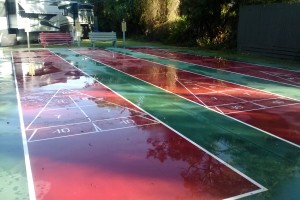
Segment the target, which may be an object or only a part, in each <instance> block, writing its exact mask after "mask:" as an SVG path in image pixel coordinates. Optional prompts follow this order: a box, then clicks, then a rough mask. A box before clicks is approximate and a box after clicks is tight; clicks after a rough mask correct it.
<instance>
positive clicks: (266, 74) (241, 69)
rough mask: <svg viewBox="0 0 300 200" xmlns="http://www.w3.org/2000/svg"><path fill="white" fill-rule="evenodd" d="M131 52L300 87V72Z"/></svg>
mask: <svg viewBox="0 0 300 200" xmlns="http://www.w3.org/2000/svg"><path fill="white" fill-rule="evenodd" d="M131 50H134V51H138V52H141V53H146V54H150V55H155V56H159V57H163V58H168V59H174V60H178V61H183V62H187V63H191V64H196V65H201V66H204V67H211V68H216V69H219V70H224V71H230V72H235V73H240V74H245V75H249V76H253V77H259V78H263V79H267V80H271V81H275V82H279V83H285V84H288V85H293V86H297V87H299V86H300V72H299V71H293V70H287V69H281V68H274V67H268V66H261V65H254V64H249V63H241V62H236V61H229V60H223V59H217V58H212V57H203V56H198V55H191V54H187V53H181V52H175V51H168V50H163V49H157V48H131Z"/></svg>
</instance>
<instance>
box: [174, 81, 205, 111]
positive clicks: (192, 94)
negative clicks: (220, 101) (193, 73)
mask: <svg viewBox="0 0 300 200" xmlns="http://www.w3.org/2000/svg"><path fill="white" fill-rule="evenodd" d="M176 81H177V82H178V83H179V84H180V85H182V86H183V87H184V88H185V89H186V90H187V91H188V92H189V93H190V94H192V95H193V96H194V97H195V98H196V99H197V100H198V101H199V102H200V103H202V104H203V105H204V107H208V106H207V105H206V104H205V103H204V102H203V101H202V100H201V99H199V98H198V97H197V96H196V95H195V94H194V93H193V92H192V91H190V90H189V89H188V88H187V87H186V86H185V85H184V84H183V83H181V82H180V81H179V80H178V79H176Z"/></svg>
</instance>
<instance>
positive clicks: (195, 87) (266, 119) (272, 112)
mask: <svg viewBox="0 0 300 200" xmlns="http://www.w3.org/2000/svg"><path fill="white" fill-rule="evenodd" d="M75 52H77V53H80V54H82V55H85V56H88V57H90V58H92V59H94V60H96V61H99V62H101V63H104V64H106V65H108V66H110V67H113V68H114V69H117V70H119V71H122V72H124V73H126V74H129V75H131V76H133V77H136V78H138V79H140V80H143V81H146V82H148V83H151V84H153V85H155V86H157V87H160V88H162V89H164V90H166V91H169V92H172V93H174V94H177V95H179V96H181V97H184V98H186V99H189V100H191V101H193V102H195V103H197V104H199V105H201V106H204V107H206V108H208V109H212V110H214V111H215V112H218V113H220V114H224V115H227V116H229V117H232V118H234V119H236V120H239V121H240V122H243V123H246V124H249V125H251V126H253V127H256V128H258V129H260V130H262V131H264V132H265V133H267V134H271V135H273V136H274V137H278V138H280V139H282V140H284V141H286V142H288V143H290V144H293V145H295V146H297V147H298V148H299V145H300V134H299V130H300V125H299V123H298V120H297V119H299V118H300V115H299V112H298V111H299V110H300V101H299V100H297V99H292V98H287V97H283V96H281V95H277V94H274V93H269V92H265V91H262V90H257V89H253V88H251V87H245V86H242V85H237V84H234V83H230V82H227V81H223V80H219V79H215V78H212V77H208V76H203V75H199V74H195V73H191V72H187V71H183V70H180V69H176V68H173V67H170V66H165V65H161V64H157V63H153V62H150V61H145V60H141V59H138V58H134V57H131V56H127V55H124V54H120V53H116V52H110V51H105V50H95V51H90V50H76V51H75Z"/></svg>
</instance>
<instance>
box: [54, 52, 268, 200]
mask: <svg viewBox="0 0 300 200" xmlns="http://www.w3.org/2000/svg"><path fill="white" fill-rule="evenodd" d="M69 50H70V51H73V50H71V49H69ZM73 52H74V53H76V52H75V51H73ZM54 54H55V53H54ZM76 54H78V53H76ZM56 55H57V54H56ZM80 55H81V54H80ZM57 56H58V55H57ZM81 56H84V55H81ZM58 57H60V56H58ZM84 57H87V56H84ZM60 58H61V59H63V60H65V59H64V58H62V57H60ZM87 58H89V57H87ZM89 59H90V60H94V59H92V58H89ZM65 61H66V60H65ZM94 61H95V62H98V63H99V61H96V60H94ZM66 62H68V61H66ZM68 63H69V62H68ZM69 64H70V65H72V66H74V65H73V64H71V63H69ZM102 64H103V63H102ZM103 65H105V66H107V67H109V66H108V65H106V64H103ZM74 67H75V68H76V69H78V70H79V71H81V72H82V73H84V74H86V75H87V76H89V75H88V74H87V73H85V72H84V71H82V70H81V69H79V68H77V67H76V66H74ZM110 68H111V67H110ZM112 69H114V68H112ZM118 71H119V70H118ZM122 73H124V72H122ZM124 74H125V73H124ZM130 76H131V75H130ZM95 80H96V81H97V82H98V83H99V84H101V85H102V86H104V87H105V88H107V89H109V90H111V91H112V92H114V93H115V94H116V95H118V96H119V97H121V98H122V99H124V100H125V101H127V102H129V103H130V104H132V105H133V106H135V107H137V108H139V109H140V110H142V111H143V112H145V113H146V114H148V115H149V116H151V117H152V118H154V119H155V120H157V121H158V122H160V123H161V124H163V125H164V126H166V127H167V128H169V129H170V130H172V131H173V132H174V133H176V134H178V135H179V136H181V137H182V138H184V139H186V140H187V141H189V142H190V143H191V144H193V145H195V146H196V147H198V148H199V149H201V150H202V151H204V152H205V153H207V154H208V155H210V156H211V157H213V158H214V159H216V160H218V161H219V162H220V163H222V164H224V165H225V166H227V167H228V168H230V169H231V170H233V171H234V172H236V173H237V174H239V175H240V176H242V177H244V178H245V179H247V180H248V181H250V182H251V183H253V184H254V185H256V186H257V187H259V188H260V189H258V190H255V191H252V192H248V193H245V194H242V195H238V196H236V197H230V198H232V199H238V198H242V197H246V196H250V195H252V194H256V193H260V192H264V191H267V190H268V189H267V188H265V187H264V186H262V185H261V184H259V183H258V182H256V181H255V180H253V179H251V178H250V177H248V176H246V175H245V174H243V173H242V172H240V171H238V170H237V169H236V168H234V167H232V166H231V165H229V164H228V163H226V162H224V161H223V160H221V159H220V158H218V157H217V156H215V155H214V154H212V153H211V152H209V151H208V150H206V149H205V148H203V147H201V146H200V145H198V144H197V143H195V142H194V141H192V140H190V139H189V138H187V137H186V136H184V135H182V134H181V133H179V132H178V131H176V130H175V129H173V128H172V127H170V126H169V125H167V124H165V123H164V122H162V121H161V120H159V119H158V118H156V117H154V116H153V115H151V114H150V113H148V112H147V111H145V110H144V109H142V108H140V107H139V106H137V105H135V104H134V103H132V102H131V101H129V100H128V99H126V98H124V97H123V96H122V95H120V94H119V93H117V92H115V91H114V90H112V89H111V88H109V87H107V86H106V85H104V84H102V83H101V82H100V81H98V80H97V79H95ZM143 82H145V81H143ZM146 83H147V82H146ZM148 84H149V83H148ZM155 87H157V86H155ZM157 88H158V87H157ZM168 93H170V92H168Z"/></svg>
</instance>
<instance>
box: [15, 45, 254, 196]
mask: <svg viewBox="0 0 300 200" xmlns="http://www.w3.org/2000/svg"><path fill="white" fill-rule="evenodd" d="M20 55H22V54H21V53H14V59H16V61H18V63H19V62H20ZM43 55H46V56H49V55H48V51H46V50H45V51H35V52H34V54H30V55H27V56H32V57H33V58H36V57H37V56H40V57H41V58H42V57H43ZM52 56H53V55H52ZM56 61H57V62H56ZM18 63H17V62H16V63H15V67H16V72H17V80H18V86H19V89H20V97H21V104H22V109H23V115H24V116H23V117H24V123H25V130H26V134H27V139H28V147H29V154H30V155H29V156H30V161H31V166H32V172H33V179H34V185H35V190H36V196H37V199H38V200H53V199H55V200H82V199H88V200H96V199H97V200H99V199H109V200H119V199H134V200H135V199H136V200H137V199H143V200H167V199H182V200H192V199H197V200H199V199H205V200H212V199H224V198H229V197H234V196H237V195H243V194H246V195H247V193H250V192H253V191H257V190H260V188H259V187H258V186H257V185H255V184H254V183H253V182H251V181H249V180H250V179H249V180H248V179H247V178H246V177H245V176H243V175H241V174H239V173H237V172H235V171H234V170H232V169H231V168H230V167H228V166H227V165H224V164H223V163H221V162H220V161H219V160H217V159H216V158H214V157H213V156H211V155H210V154H208V153H206V152H205V151H203V150H201V149H200V148H199V147H196V146H194V145H192V144H191V143H190V142H188V141H187V140H185V139H183V138H182V137H181V136H179V135H178V134H177V133H175V132H173V131H172V130H170V129H168V128H167V127H165V126H164V125H163V124H161V123H160V122H159V121H157V120H156V119H154V118H152V117H151V116H150V115H148V114H146V113H144V112H143V111H141V110H140V109H138V108H137V107H135V106H133V105H132V104H130V103H129V102H127V101H126V100H124V99H123V98H121V97H120V96H118V95H116V94H115V93H113V92H112V91H111V90H109V89H108V88H106V87H104V86H103V85H101V84H99V83H97V82H95V81H94V80H93V79H91V78H89V77H86V76H83V75H82V74H81V73H80V72H78V71H77V70H76V69H75V68H74V67H72V66H71V65H68V64H67V63H66V62H64V61H63V60H60V59H55V60H54V61H53V62H52V65H53V67H55V68H56V69H58V70H56V71H55V72H49V73H45V74H38V75H37V76H35V74H33V72H31V73H32V74H31V75H30V74H28V73H27V72H28V68H26V67H24V65H22V64H23V63H21V62H20V64H18ZM62 63H63V68H62V67H61V64H62ZM67 71H69V72H72V74H76V76H68V75H66V72H67ZM25 72H26V73H25ZM57 77H59V79H57ZM52 79H54V80H52ZM59 80H61V82H60V81H59Z"/></svg>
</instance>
